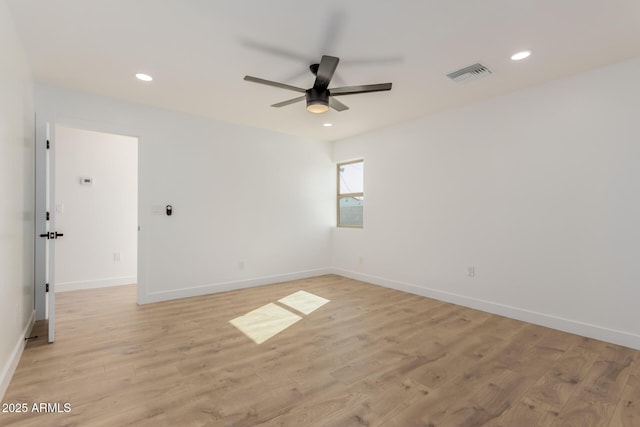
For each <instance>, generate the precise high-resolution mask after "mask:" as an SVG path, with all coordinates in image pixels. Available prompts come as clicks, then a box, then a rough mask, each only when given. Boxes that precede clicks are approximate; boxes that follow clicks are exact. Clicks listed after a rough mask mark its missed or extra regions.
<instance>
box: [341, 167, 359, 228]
mask: <svg viewBox="0 0 640 427" xmlns="http://www.w3.org/2000/svg"><path fill="white" fill-rule="evenodd" d="M363 211H364V160H355V161H352V162H345V163H338V227H360V228H362V225H363V221H362V213H363Z"/></svg>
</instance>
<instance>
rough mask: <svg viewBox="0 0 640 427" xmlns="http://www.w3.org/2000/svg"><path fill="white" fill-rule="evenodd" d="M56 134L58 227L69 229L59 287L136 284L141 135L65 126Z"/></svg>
mask: <svg viewBox="0 0 640 427" xmlns="http://www.w3.org/2000/svg"><path fill="white" fill-rule="evenodd" d="M55 133H56V147H55V162H56V164H55V187H56V188H55V197H56V205H57V206H56V215H57V217H56V229H57V230H59V231H60V232H62V233H64V236H63V237H62V238H60V239H58V240H57V241H56V259H55V262H56V265H55V275H56V292H61V291H66V290H74V289H87V288H95V287H103V286H117V285H125V284H130V283H136V280H137V279H136V274H137V273H136V270H137V262H138V260H137V256H138V254H137V239H138V231H137V228H138V140H137V138H134V137H130V136H123V135H114V134H109V133H102V132H93V131H86V130H81V129H74V128H68V127H64V126H57V127H56V132H55ZM82 177H89V178H91V179H92V180H93V183H92V184H90V185H86V184H82V183H81V178H82ZM116 254H118V255H119V259H117V258H118V256H116Z"/></svg>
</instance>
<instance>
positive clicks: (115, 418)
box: [0, 276, 640, 427]
mask: <svg viewBox="0 0 640 427" xmlns="http://www.w3.org/2000/svg"><path fill="white" fill-rule="evenodd" d="M301 289H302V290H305V291H308V292H311V293H313V294H315V295H318V296H321V297H324V298H327V299H329V300H331V302H329V303H327V304H325V305H324V306H322V307H320V308H319V309H318V310H316V311H315V312H313V313H311V314H309V315H306V316H304V315H303V316H302V317H303V319H302V320H300V321H298V322H297V323H295V324H294V325H292V326H290V327H289V328H288V329H286V330H284V331H283V332H281V333H279V334H278V335H276V336H275V337H273V338H271V339H269V340H268V341H266V342H264V343H262V344H260V345H257V344H255V343H254V342H253V341H251V340H250V339H249V338H247V337H246V336H244V335H243V334H242V333H241V332H239V331H238V330H237V329H236V328H235V327H233V326H232V325H231V324H230V323H229V320H231V319H233V318H235V317H237V316H241V315H243V314H245V313H247V312H249V311H251V310H254V309H256V308H258V307H260V306H262V305H265V304H267V303H270V302H274V301H277V300H278V299H280V298H282V297H285V296H287V295H289V294H291V293H293V292H296V291H298V290H301ZM57 300H58V305H57V313H58V314H57V316H58V327H57V342H56V343H55V344H52V345H49V344H46V339H43V338H39V339H38V340H36V341H34V342H30V343H29V344H28V345H27V348H26V350H25V352H24V355H23V357H22V360H21V362H20V365H19V367H18V369H17V371H16V373H15V376H14V378H13V380H12V382H11V384H10V386H9V389H8V391H7V393H6V396H5V397H4V402H5V403H8V402H25V403H28V404H29V405H31V404H32V403H34V402H59V403H70V404H71V412H70V413H53V414H51V413H48V414H47V413H44V414H42V413H28V414H7V413H0V425H3V426H7V425H12V426H13V425H16V426H23V425H24V426H29V425H34V426H58V425H60V426H62V425H64V426H92V425H104V426H125V425H135V426H146V425H148V426H162V425H167V426H202V425H208V426H234V427H239V426H258V425H262V426H291V427H305V426H392V427H393V426H395V427H409V426H434V427H443V426H454V427H459V426H504V427H527V426H536V427H537V426H553V427H555V426H574V427H588V426H603V427H618V426H621V427H631V426H640V357H639V356H638V354H639V352H638V351H634V350H631V349H628V348H624V347H619V346H615V345H611V344H606V343H603V342H599V341H595V340H591V339H587V338H582V337H578V336H575V335H571V334H566V333H562V332H558V331H555V330H551V329H547V328H542V327H539V326H534V325H530V324H527V323H522V322H518V321H515V320H510V319H507V318H504V317H499V316H495V315H491V314H487V313H483V312H480V311H475V310H471V309H467V308H463V307H459V306H456V305H451V304H446V303H442V302H439V301H435V300H431V299H427V298H423V297H419V296H415V295H410V294H406V293H402V292H398V291H394V290H390V289H385V288H382V287H378V286H373V285H369V284H365V283H362V282H358V281H354V280H350V279H346V278H342V277H339V276H323V277H319V278H314V279H308V280H299V281H294V282H287V283H281V284H276V285H270V286H263V287H258V288H253V289H246V290H240V291H233V292H226V293H222V294H217V295H211V296H206V297H198V298H189V299H184V300H179V301H171V302H165V303H158V304H152V305H146V306H142V307H138V306H137V305H136V303H135V287H134V286H123V287H117V288H107V289H98V290H88V291H74V292H67V293H62V294H59V295H57ZM285 308H286V307H285Z"/></svg>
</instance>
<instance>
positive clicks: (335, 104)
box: [329, 96, 349, 111]
mask: <svg viewBox="0 0 640 427" xmlns="http://www.w3.org/2000/svg"><path fill="white" fill-rule="evenodd" d="M329 107H331V108H333V109H334V110H336V111H344V110H348V109H349V107H347V106H346V105H344V104H343V103H342V102H340V101H338V100H337V99H335V98H334V97H333V96H330V97H329Z"/></svg>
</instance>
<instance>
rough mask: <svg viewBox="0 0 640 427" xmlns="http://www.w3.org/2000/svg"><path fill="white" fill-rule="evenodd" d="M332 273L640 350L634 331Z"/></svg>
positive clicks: (336, 270)
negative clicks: (619, 329)
mask: <svg viewBox="0 0 640 427" xmlns="http://www.w3.org/2000/svg"><path fill="white" fill-rule="evenodd" d="M332 273H333V274H337V275H340V276H344V277H348V278H350V279H355V280H360V281H363V282H367V283H371V284H374V285H379V286H384V287H386V288H391V289H396V290H399V291H403V292H408V293H411V294H415V295H420V296H423V297H427V298H432V299H436V300H439V301H444V302H449V303H452V304H457V305H461V306H464V307H469V308H473V309H476V310H481V311H485V312H488V313H492V314H497V315H500V316H504V317H509V318H511V319H516V320H521V321H523V322H528V323H533V324H535V325H540V326H545V327H547V328H552V329H557V330H560V331H563V332H569V333H572V334H576V335H580V336H583V337H588V338H593V339H596V340H600V341H606V342H609V343H612V344H617V345H621V346H624V347H629V348H633V349H635V350H640V335H636V334H632V333H629V332H624V331H618V330H614V329H609V328H605V327H602V326H598V325H592V324H589V323H584V322H580V321H577V320H571V319H565V318H562V317H558V316H553V315H550V314H545V313H539V312H536V311H531V310H525V309H522V308H518V307H514V306H510V305H505V304H499V303H495V302H492V301H486V300H482V299H478V298H473V297H468V296H464V295H458V294H453V293H449V292H444V291H440V290H437V289H431V288H427V287H423V286H417V285H415V284H410V283H403V282H398V281H396V280H391V279H386V278H383V277H378V276H373V275H369V274H363V273H358V272H355V271H350V270H344V269H341V268H333V269H332Z"/></svg>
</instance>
